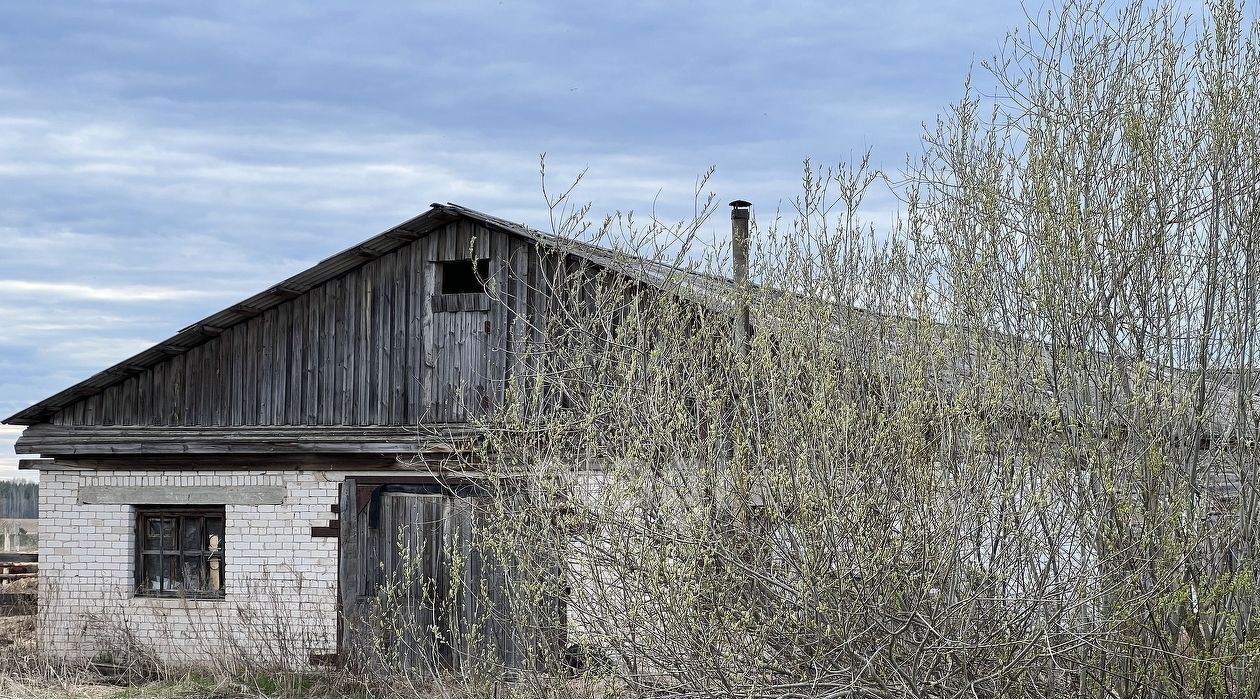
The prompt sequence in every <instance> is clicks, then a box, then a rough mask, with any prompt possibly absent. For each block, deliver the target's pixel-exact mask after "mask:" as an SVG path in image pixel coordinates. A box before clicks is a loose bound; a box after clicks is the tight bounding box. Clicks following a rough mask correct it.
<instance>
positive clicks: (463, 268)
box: [438, 259, 490, 294]
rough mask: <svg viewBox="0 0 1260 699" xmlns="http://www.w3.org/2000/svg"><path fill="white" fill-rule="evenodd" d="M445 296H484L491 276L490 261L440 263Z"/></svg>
mask: <svg viewBox="0 0 1260 699" xmlns="http://www.w3.org/2000/svg"><path fill="white" fill-rule="evenodd" d="M438 266H439V267H440V268H441V270H442V293H443V294H484V293H486V279H487V278H489V276H490V260H488V259H482V260H455V261H453V262H439V263H438Z"/></svg>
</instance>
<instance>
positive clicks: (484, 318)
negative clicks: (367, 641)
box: [428, 310, 493, 422]
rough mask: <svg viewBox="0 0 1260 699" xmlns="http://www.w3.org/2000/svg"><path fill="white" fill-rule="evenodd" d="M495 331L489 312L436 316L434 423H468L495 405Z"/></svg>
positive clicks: (432, 358)
mask: <svg viewBox="0 0 1260 699" xmlns="http://www.w3.org/2000/svg"><path fill="white" fill-rule="evenodd" d="M492 332H493V327H492V325H491V322H490V313H489V311H488V310H461V311H441V312H435V313H434V314H433V332H432V338H433V339H432V347H431V352H430V355H429V361H428V370H429V372H431V376H432V379H431V381H432V393H431V395H430V397H429V400H430V405H431V411H430V413H429V419H430V420H432V421H433V422H466V421H467V420H468V418H469V417H476V416H479V415H482V414H484V413H486V412H488V411H489V409H490V407H491V405H492V400H493V396H492V385H493V381H492V377H491V375H490V348H491V344H492V342H493V338H492V337H491V333H492Z"/></svg>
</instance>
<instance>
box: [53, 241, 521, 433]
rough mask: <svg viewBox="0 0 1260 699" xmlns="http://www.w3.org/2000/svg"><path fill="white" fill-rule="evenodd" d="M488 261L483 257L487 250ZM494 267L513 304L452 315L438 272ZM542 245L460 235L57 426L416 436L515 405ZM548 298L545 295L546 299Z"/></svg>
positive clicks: (194, 354)
mask: <svg viewBox="0 0 1260 699" xmlns="http://www.w3.org/2000/svg"><path fill="white" fill-rule="evenodd" d="M474 248H475V249H474ZM470 252H471V253H472V256H474V257H477V258H489V259H490V260H491V264H490V274H491V279H492V280H493V283H495V284H496V285H498V288H499V291H500V294H501V296H502V299H503V302H502V303H496V302H491V303H488V304H487V303H479V304H473V305H474V306H480V308H475V309H472V310H458V311H448V310H442V308H443V307H444V306H443V304H438V303H435V302H434V297H435V292H436V291H437V290H436V289H435V286H434V285H435V279H434V277H435V265H434V263H436V262H442V261H449V260H460V259H466V258H468V257H469V256H470ZM538 266H539V263H538V253H537V249H536V247H535V244H534V243H533V242H531V241H528V240H525V239H523V238H518V237H515V236H512V235H509V234H507V233H503V232H500V231H494V230H490V229H487V228H485V227H482V226H480V225H477V224H475V223H473V222H471V221H466V220H462V221H456V222H453V223H450V224H448V225H447V226H445V227H444V228H442V229H440V230H437V231H434V232H433V233H430V234H429V235H427V236H425V237H423V238H420V239H419V240H416V241H414V242H412V243H410V244H408V245H405V246H403V247H401V248H398V249H397V250H395V251H393V252H390V253H387V254H385V255H383V256H381V257H378V258H376V259H373V260H371V261H369V262H367V263H365V264H364V265H362V266H360V267H357V268H355V269H352V270H350V271H349V272H347V273H346V274H345V275H343V276H341V277H338V278H336V279H333V280H331V281H328V282H326V283H324V284H322V285H320V286H317V287H314V288H312V289H311V290H310V291H308V292H306V293H304V294H301V295H300V296H297V297H295V298H293V299H291V300H289V301H287V302H285V303H282V304H280V305H278V306H275V307H273V308H271V309H269V310H266V311H263V312H262V313H260V314H259V315H257V316H255V317H253V318H251V319H249V320H247V321H244V322H242V323H239V324H237V325H234V326H232V327H230V328H227V329H225V330H224V331H223V332H222V333H221V334H220V335H218V336H217V337H215V338H213V339H211V340H209V341H208V342H205V343H204V344H201V345H199V346H197V347H194V348H192V349H191V350H189V351H187V352H186V353H183V354H175V355H173V356H172V357H171V358H170V359H168V360H166V361H164V362H162V363H160V364H157V365H155V366H153V367H151V368H149V369H147V370H145V371H143V372H141V373H139V374H136V375H135V376H132V377H130V378H128V379H126V380H124V381H123V382H121V383H119V384H116V385H114V386H111V387H109V388H107V389H105V390H104V391H103V392H101V393H100V394H97V395H93V396H89V397H86V398H84V399H82V400H80V401H78V402H76V403H74V404H71V405H69V406H67V407H66V408H64V409H62V410H61V411H60V412H59V413H57V414H56V415H55V416H54V417H53V419H52V421H51V422H52V423H53V424H56V425H156V426H240V425H263V426H266V425H414V424H416V423H419V422H460V421H464V420H466V419H467V418H468V416H469V415H470V414H473V413H475V412H477V411H481V410H485V409H486V408H488V407H491V406H493V405H495V404H496V402H497V401H499V400H501V398H502V395H503V383H504V381H505V380H506V379H507V376H508V371H509V367H510V366H511V364H512V356H513V352H514V347H517V345H516V344H514V342H513V338H512V337H511V325H512V323H511V321H512V319H513V317H514V315H515V313H514V311H524V312H526V313H531V314H532V313H534V312H535V306H537V305H538V304H539V303H541V301H540V297H539V294H538V293H527V292H526V289H527V288H528V286H531V285H530V284H529V283H528V281H527V280H531V279H534V280H536V279H538V272H537V270H536V269H535V268H536V267H538ZM532 286H534V288H535V289H536V288H537V286H536V285H532Z"/></svg>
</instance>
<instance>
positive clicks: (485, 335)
mask: <svg viewBox="0 0 1260 699" xmlns="http://www.w3.org/2000/svg"><path fill="white" fill-rule="evenodd" d="M558 245H559V241H557V240H556V239H552V238H551V237H549V236H547V235H544V234H541V233H539V232H537V231H534V230H531V229H529V228H526V227H523V226H520V225H517V224H513V223H510V222H507V221H504V220H501V219H497V218H494V217H491V216H487V215H485V214H481V213H478V212H476V211H473V210H470V209H467V208H463V207H460V206H456V205H450V204H447V205H438V204H434V205H433V206H432V207H431V208H430V209H429V210H428V211H426V212H424V213H422V214H420V215H419V216H416V217H415V218H412V219H411V220H408V221H406V222H404V223H401V224H399V225H397V226H395V227H393V228H391V229H389V230H387V231H385V232H383V233H381V234H379V235H377V236H375V237H373V238H370V239H368V240H366V241H364V242H363V243H361V244H359V245H356V246H354V247H352V248H350V249H348V250H346V251H344V252H341V253H339V254H336V255H334V256H332V257H329V258H328V259H326V260H324V261H322V262H320V263H319V264H317V265H315V266H314V267H311V268H310V269H308V270H306V271H303V272H301V273H300V274H297V275H295V276H293V277H291V278H289V279H286V280H285V281H283V282H280V283H278V284H276V285H274V286H272V287H271V288H269V289H267V290H265V291H263V292H262V293H259V294H256V295H254V296H252V297H250V298H248V299H245V300H243V301H241V302H240V303H237V304H235V305H233V306H231V307H230V308H227V309H225V310H223V311H221V312H219V313H216V314H214V315H212V316H210V317H208V318H206V319H204V320H202V321H199V322H197V323H194V324H192V325H190V326H188V327H187V328H185V329H184V330H182V331H180V332H179V333H177V334H176V335H174V336H173V337H171V338H170V339H168V340H165V341H163V342H160V343H158V344H157V345H155V346H153V347H151V348H149V349H147V350H145V351H143V352H141V353H139V354H137V355H135V356H133V357H131V358H130V359H127V360H126V361H123V362H121V363H119V364H117V365H115V366H113V367H110V368H108V369H105V370H104V371H102V372H100V373H98V374H96V375H95V376H92V377H91V378H89V379H87V380H85V381H83V382H81V383H79V384H76V385H74V386H71V387H70V388H67V389H66V390H64V391H62V392H60V393H57V394H56V395H53V396H51V397H49V398H47V399H45V400H42V401H40V402H38V403H36V404H34V405H32V406H30V407H29V408H26V409H25V410H22V411H21V412H19V413H17V414H15V415H13V416H11V417H9V418H8V419H6V420H5V422H6V423H8V424H14V425H24V426H26V428H25V430H24V432H23V433H22V436H21V437H20V439H19V440H18V442H17V450H18V452H19V453H21V454H24V455H29V456H31V457H32V458H28V459H26V460H24V461H23V463H22V466H23V467H24V468H31V469H38V470H39V475H40V493H39V495H40V502H39V509H40V516H41V523H40V524H41V537H40V570H41V579H40V610H39V621H38V634H39V642H40V646H41V648H42V650H43V652H44V653H46V654H47V655H49V656H52V657H56V658H62V659H72V660H92V659H98V660H99V659H101V658H113V657H117V656H118V655H119V654H128V655H134V654H136V653H141V654H147V655H148V656H150V657H153V658H156V659H161V660H165V661H169V662H174V663H182V664H187V663H200V662H206V661H207V660H209V659H211V658H214V657H228V656H229V655H231V656H235V657H249V658H251V659H253V660H255V661H258V662H268V663H281V664H286V665H293V664H304V663H320V662H335V661H337V660H339V659H344V657H345V656H346V653H347V651H348V650H349V649H351V648H354V647H357V645H362V644H363V640H362V638H361V636H362V635H363V634H366V633H367V632H366V631H365V630H364V627H365V626H366V622H365V621H364V619H365V618H366V612H365V611H364V610H365V608H366V606H367V605H368V602H369V601H370V600H371V599H372V598H373V595H374V594H375V591H376V587H377V586H378V585H379V584H381V580H382V579H384V578H386V577H388V576H389V575H390V574H391V572H392V571H393V570H394V568H396V567H397V566H400V565H404V563H402V562H400V561H399V560H398V556H397V555H394V554H393V553H391V552H392V551H394V549H395V547H394V545H393V544H394V543H395V542H394V541H393V534H391V532H395V533H396V532H398V531H399V530H400V527H402V528H406V527H407V526H409V525H414V526H413V527H412V531H414V532H415V533H414V536H416V537H421V538H428V539H439V540H440V539H442V537H446V543H447V545H449V544H450V543H451V542H452V541H454V542H455V543H456V544H457V546H468V545H469V543H468V542H469V540H470V537H469V532H470V531H471V530H472V529H473V527H474V525H475V522H473V521H472V520H473V518H474V517H475V514H474V511H475V510H474V508H471V507H469V506H468V504H469V502H471V501H473V500H475V499H476V498H477V497H480V496H482V495H483V493H482V492H481V491H480V490H479V487H478V484H477V480H476V475H475V474H470V473H467V472H464V471H460V470H459V467H458V463H459V460H458V458H457V457H459V456H460V455H461V453H464V452H465V451H467V450H469V449H470V448H471V447H470V445H471V444H473V443H474V442H475V437H476V435H475V433H474V431H473V429H472V428H471V427H470V426H469V421H470V420H472V419H473V418H475V417H476V416H477V415H480V414H482V413H484V412H485V411H487V410H491V409H493V408H494V407H495V406H496V405H498V403H499V401H500V400H502V398H503V395H504V387H505V385H506V383H507V382H508V381H510V380H511V376H512V372H513V366H514V361H515V358H516V357H517V356H518V354H519V352H520V348H521V346H522V343H523V342H525V341H527V338H526V337H525V336H526V334H527V333H529V332H532V331H531V330H529V327H530V324H529V323H528V322H524V323H522V322H519V321H520V319H526V320H528V319H530V318H533V317H537V316H538V315H539V314H540V313H542V312H543V309H544V308H545V306H546V304H547V303H548V298H547V296H548V291H547V284H546V283H545V278H546V274H547V266H548V265H549V264H554V263H555V260H556V258H557V256H558V255H561V253H560V252H558V250H559V248H558V247H557V246H558ZM605 253H606V251H602V250H601V249H599V248H596V247H593V246H577V247H572V246H570V247H566V248H565V249H564V252H563V253H562V254H563V256H566V257H569V256H573V255H579V256H586V257H587V258H589V259H591V260H593V261H595V262H596V263H600V262H601V258H600V256H601V255H603V254H605ZM602 261H604V262H606V261H607V260H606V259H602ZM492 291H493V293H491V292H492ZM36 455H37V457H36ZM417 464H418V465H419V468H417ZM439 548H440V547H439ZM470 560H471V563H470V564H469V565H471V566H473V567H474V575H477V576H480V577H481V578H483V579H484V580H486V581H488V584H489V587H490V596H491V597H492V598H493V597H494V586H495V585H498V584H501V583H502V580H503V577H502V571H501V570H499V568H498V564H496V562H495V561H493V560H491V559H490V558H489V557H482V558H478V557H477V556H476V553H475V552H473V554H472V558H471V559H470ZM426 565H430V566H431V568H432V569H429V570H426V571H425V574H426V576H427V578H428V579H429V580H431V581H432V580H438V581H439V582H440V581H441V580H443V579H444V578H443V575H442V572H441V570H438V569H440V568H441V567H442V566H444V565H447V563H445V562H443V561H442V560H439V559H434V560H432V561H430V562H429V563H428V564H426ZM492 604H493V599H492ZM473 606H475V605H468V608H470V609H471V608H472V607H473ZM483 606H484V605H483ZM481 611H482V612H485V610H484V609H482V610H481ZM552 611H554V613H555V615H556V624H557V628H559V629H560V634H561V635H562V633H563V619H562V617H563V610H562V609H561V608H559V607H557V608H556V609H553V610H552ZM418 613H421V614H423V613H429V614H432V613H433V610H428V612H425V611H424V610H420V611H419V612H418ZM469 613H472V612H469ZM450 616H451V615H447V618H443V619H435V618H430V619H428V620H427V621H426V622H425V624H422V625H421V626H423V627H426V628H427V627H430V626H434V625H436V626H442V625H443V624H445V625H458V624H459V623H471V622H469V621H468V620H465V621H463V622H461V621H459V620H455V619H451V618H449V617H450ZM497 618H500V619H501V616H500V617H497ZM472 621H473V622H475V621H476V620H472ZM495 623H496V622H494V621H489V622H484V623H481V627H483V628H488V631H486V632H485V633H484V634H483V635H484V639H483V642H484V643H486V644H488V645H489V647H490V649H491V652H492V653H494V654H495V655H496V656H497V659H498V661H499V662H502V663H504V664H506V665H509V666H511V665H513V664H517V663H519V662H520V659H519V655H520V648H519V647H518V645H519V643H520V637H519V634H516V633H514V632H513V629H511V628H508V627H507V626H506V622H499V625H498V626H495ZM439 636H443V634H439ZM444 637H445V638H447V639H448V640H447V641H443V642H430V643H428V645H427V646H426V645H425V644H424V643H421V644H419V647H422V648H427V649H428V650H427V651H425V654H426V655H427V656H428V657H424V658H419V659H414V660H415V662H416V663H419V662H427V663H434V664H437V665H439V666H444V667H452V666H454V665H457V664H458V662H459V658H460V657H461V652H460V649H459V648H452V647H451V642H450V641H449V638H450V637H451V636H450V634H446V635H445V636H444ZM413 640H414V639H413ZM549 642H554V643H562V642H563V639H562V638H555V639H551V640H550V641H549ZM413 664H414V663H413Z"/></svg>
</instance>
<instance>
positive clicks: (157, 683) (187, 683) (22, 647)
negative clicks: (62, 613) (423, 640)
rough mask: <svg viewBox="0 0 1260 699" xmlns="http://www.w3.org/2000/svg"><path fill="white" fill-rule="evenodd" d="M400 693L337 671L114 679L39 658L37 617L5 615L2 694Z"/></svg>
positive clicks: (352, 698)
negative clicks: (374, 687)
mask: <svg viewBox="0 0 1260 699" xmlns="http://www.w3.org/2000/svg"><path fill="white" fill-rule="evenodd" d="M401 694H402V692H398V691H394V690H392V689H386V690H379V689H378V690H376V691H369V690H368V689H367V688H366V687H365V686H364V685H363V684H362V683H361V682H360V683H357V684H356V682H355V681H354V680H353V678H349V677H345V676H341V675H338V674H335V673H308V674H291V673H258V674H246V675H240V676H233V677H214V676H211V675H208V674H198V673H187V674H175V675H170V674H168V675H167V676H165V677H152V676H137V675H132V676H129V677H126V678H109V677H105V676H102V675H101V674H100V673H99V672H95V671H93V670H92V669H91V668H89V667H54V666H52V665H49V664H48V663H46V662H44V661H42V660H40V659H39V657H38V656H37V654H36V652H35V617H33V616H29V615H27V616H9V617H0V699H297V698H298V697H310V698H313V699H324V698H328V699H332V698H333V697H338V698H346V699H386V698H390V699H392V697H395V696H400V695H401ZM412 696H416V694H412Z"/></svg>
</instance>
